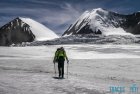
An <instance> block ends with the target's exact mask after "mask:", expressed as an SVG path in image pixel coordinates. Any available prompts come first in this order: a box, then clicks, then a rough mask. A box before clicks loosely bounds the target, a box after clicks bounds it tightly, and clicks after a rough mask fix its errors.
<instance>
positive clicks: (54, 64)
mask: <svg viewBox="0 0 140 94" xmlns="http://www.w3.org/2000/svg"><path fill="white" fill-rule="evenodd" d="M54 72H55V77H56V68H55V63H54Z"/></svg>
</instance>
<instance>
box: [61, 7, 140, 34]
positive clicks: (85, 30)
mask: <svg viewBox="0 0 140 94" xmlns="http://www.w3.org/2000/svg"><path fill="white" fill-rule="evenodd" d="M104 11H106V10H104ZM107 12H108V14H107V15H106V14H105V13H104V12H102V11H96V14H97V15H99V16H97V17H96V19H95V21H100V22H101V25H102V26H104V27H105V28H108V27H109V26H113V27H115V28H122V29H124V31H126V32H129V33H132V34H140V12H137V13H133V14H130V15H123V14H117V13H115V12H110V11H107ZM80 20H81V19H80ZM78 21H79V20H77V22H76V23H74V24H73V25H71V26H70V27H69V28H68V29H67V30H66V31H65V32H64V34H63V36H64V35H78V34H102V30H100V29H98V28H96V27H95V28H94V29H93V28H92V29H91V28H90V24H89V23H91V19H89V18H88V17H87V18H83V19H82V21H81V23H80V24H79V25H78V26H77V23H78ZM92 23H94V22H92Z"/></svg>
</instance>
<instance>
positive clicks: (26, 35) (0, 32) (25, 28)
mask: <svg viewBox="0 0 140 94" xmlns="http://www.w3.org/2000/svg"><path fill="white" fill-rule="evenodd" d="M29 27H30V26H29V25H28V24H26V23H24V22H23V21H22V20H21V19H20V18H16V19H14V20H13V21H11V22H9V23H8V24H6V25H4V26H2V27H1V28H0V46H9V45H11V44H12V43H15V44H17V43H22V42H32V41H33V40H34V39H35V36H34V34H33V33H32V31H31V30H30V28H29Z"/></svg>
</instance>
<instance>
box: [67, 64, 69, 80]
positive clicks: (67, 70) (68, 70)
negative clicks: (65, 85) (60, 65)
mask: <svg viewBox="0 0 140 94" xmlns="http://www.w3.org/2000/svg"><path fill="white" fill-rule="evenodd" d="M68 72H69V62H67V79H68Z"/></svg>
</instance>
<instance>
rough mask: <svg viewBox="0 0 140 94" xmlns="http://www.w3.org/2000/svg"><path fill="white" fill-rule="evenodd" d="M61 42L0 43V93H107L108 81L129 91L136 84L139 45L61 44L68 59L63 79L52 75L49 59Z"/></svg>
mask: <svg viewBox="0 0 140 94" xmlns="http://www.w3.org/2000/svg"><path fill="white" fill-rule="evenodd" d="M61 46H62V45H57V46H40V47H39V46H38V47H1V48H0V74H1V76H0V94H111V93H110V92H109V87H110V86H111V85H121V86H125V87H126V92H125V93H123V94H129V86H131V85H132V84H133V83H136V84H137V85H138V86H140V74H139V73H140V69H139V67H140V64H139V61H140V53H139V51H140V48H139V45H87V44H85V45H63V46H64V47H65V49H66V52H67V55H68V57H69V59H70V64H69V78H68V79H63V80H60V79H54V78H53V77H54V70H53V68H54V66H53V63H52V60H53V56H54V52H55V50H56V48H57V47H61ZM87 59H88V60H87ZM66 65H67V64H65V78H67V75H66ZM56 68H57V65H56ZM57 75H58V73H57ZM139 93H140V92H139ZM139 93H138V94H139Z"/></svg>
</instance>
